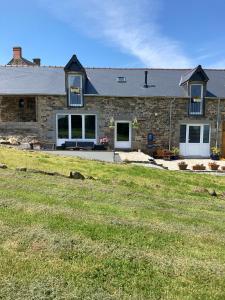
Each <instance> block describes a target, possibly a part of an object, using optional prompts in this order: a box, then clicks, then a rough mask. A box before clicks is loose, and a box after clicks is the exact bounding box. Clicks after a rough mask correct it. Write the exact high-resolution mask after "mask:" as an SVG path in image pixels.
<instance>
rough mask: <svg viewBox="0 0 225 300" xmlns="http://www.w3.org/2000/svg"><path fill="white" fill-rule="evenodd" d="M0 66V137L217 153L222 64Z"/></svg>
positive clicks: (224, 116) (224, 107) (224, 86)
mask: <svg viewBox="0 0 225 300" xmlns="http://www.w3.org/2000/svg"><path fill="white" fill-rule="evenodd" d="M13 53H14V55H13V59H12V60H11V61H10V62H9V63H8V64H7V65H6V66H0V136H2V137H6V136H15V137H17V138H19V139H21V140H23V139H29V138H30V139H33V138H36V139H38V140H40V141H41V142H43V143H45V142H46V143H53V144H55V145H56V146H57V147H60V146H61V145H62V144H63V143H64V142H65V141H87V142H88V141H90V142H94V143H96V144H98V143H99V139H100V138H101V137H105V136H107V137H108V138H109V145H110V148H111V149H124V150H137V149H141V150H142V151H144V152H151V151H154V149H156V148H157V147H158V148H164V149H171V148H172V147H179V149H180V153H181V154H182V155H184V156H189V157H191V156H193V157H194V156H195V157H199V156H202V157H208V156H209V155H210V148H211V147H214V146H217V147H220V148H221V150H222V152H223V155H224V154H225V70H213V69H206V70H204V69H203V68H202V67H201V66H198V67H196V68H195V69H192V70H184V69H125V68H84V67H83V65H82V64H81V63H80V62H79V60H78V59H77V57H76V56H75V55H74V56H73V57H72V58H71V60H70V61H69V62H68V64H67V65H66V66H65V67H47V66H41V61H40V59H37V58H36V59H34V60H33V62H31V61H28V60H26V59H24V58H23V57H22V50H21V48H19V47H16V48H14V52H13Z"/></svg>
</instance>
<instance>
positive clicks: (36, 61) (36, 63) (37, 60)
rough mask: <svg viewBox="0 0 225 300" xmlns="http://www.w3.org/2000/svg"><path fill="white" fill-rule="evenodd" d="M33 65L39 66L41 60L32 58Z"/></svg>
mask: <svg viewBox="0 0 225 300" xmlns="http://www.w3.org/2000/svg"><path fill="white" fill-rule="evenodd" d="M33 63H34V64H35V65H37V66H40V65H41V59H40V58H33Z"/></svg>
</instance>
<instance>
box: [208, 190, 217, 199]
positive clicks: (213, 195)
mask: <svg viewBox="0 0 225 300" xmlns="http://www.w3.org/2000/svg"><path fill="white" fill-rule="evenodd" d="M209 195H210V196H212V197H217V193H216V191H215V190H210V191H209Z"/></svg>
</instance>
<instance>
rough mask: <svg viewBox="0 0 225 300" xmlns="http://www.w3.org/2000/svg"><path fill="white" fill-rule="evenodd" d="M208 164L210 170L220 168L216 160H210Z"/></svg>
mask: <svg viewBox="0 0 225 300" xmlns="http://www.w3.org/2000/svg"><path fill="white" fill-rule="evenodd" d="M208 166H209V169H210V170H218V168H219V165H218V164H217V163H216V162H209V163H208Z"/></svg>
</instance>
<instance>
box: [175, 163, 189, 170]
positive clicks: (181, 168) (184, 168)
mask: <svg viewBox="0 0 225 300" xmlns="http://www.w3.org/2000/svg"><path fill="white" fill-rule="evenodd" d="M177 165H178V167H179V169H180V170H186V169H187V166H188V164H187V163H186V162H185V161H180V162H179V163H178V164H177Z"/></svg>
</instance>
